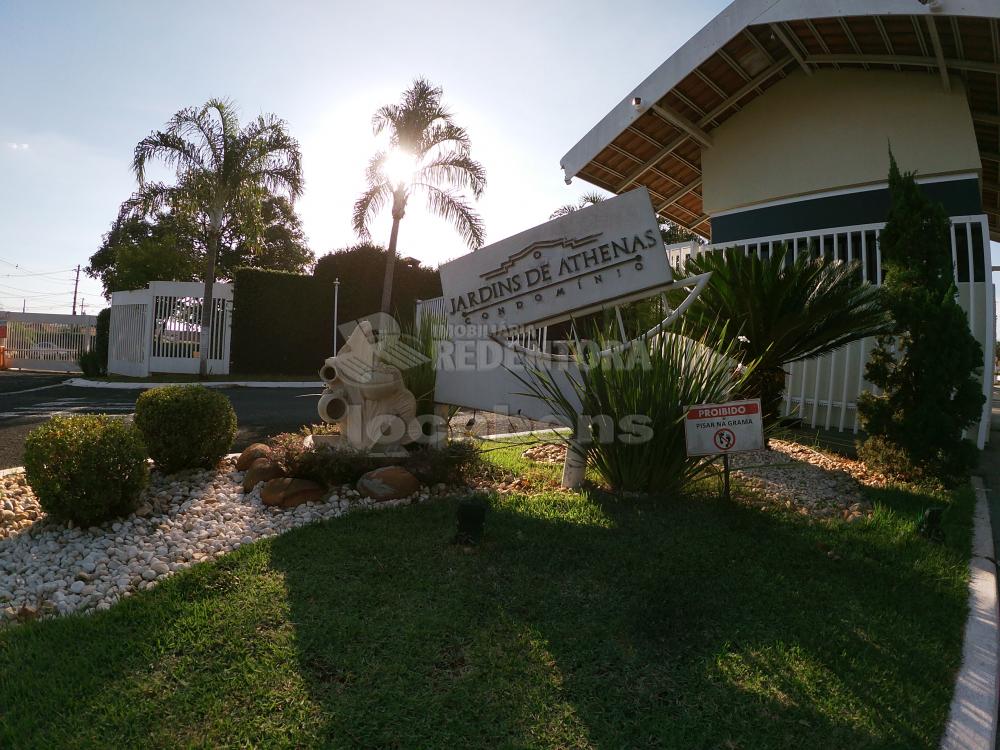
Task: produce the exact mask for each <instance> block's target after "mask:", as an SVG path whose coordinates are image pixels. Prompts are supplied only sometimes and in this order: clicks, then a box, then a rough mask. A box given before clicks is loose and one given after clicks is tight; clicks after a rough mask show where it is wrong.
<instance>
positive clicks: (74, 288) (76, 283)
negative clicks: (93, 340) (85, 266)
mask: <svg viewBox="0 0 1000 750" xmlns="http://www.w3.org/2000/svg"><path fill="white" fill-rule="evenodd" d="M79 286H80V264H79V263H77V264H76V281H74V282H73V314H74V315H76V290H77V287H79Z"/></svg>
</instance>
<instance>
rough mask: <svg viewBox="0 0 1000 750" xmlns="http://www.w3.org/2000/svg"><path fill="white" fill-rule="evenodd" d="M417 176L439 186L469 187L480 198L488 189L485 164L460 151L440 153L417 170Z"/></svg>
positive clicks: (423, 180)
mask: <svg viewBox="0 0 1000 750" xmlns="http://www.w3.org/2000/svg"><path fill="white" fill-rule="evenodd" d="M417 176H418V178H419V179H420V180H421V181H422V182H428V183H430V184H432V185H437V186H439V187H440V186H442V185H451V186H453V187H456V188H466V187H467V188H469V189H470V190H471V191H472V194H473V195H474V196H475V197H476V198H480V197H481V196H482V194H483V190H485V189H486V170H485V169H483V165H482V164H480V163H479V162H478V161H476V160H475V159H473V158H472V157H470V156H469V155H468V154H467V153H462V152H458V151H446V152H444V153H441V154H438V155H437V156H435V157H434V158H433V159H431V160H430V161H428V162H426V163H425V164H423V165H422V166H421V167H420V168H419V169H418V170H417Z"/></svg>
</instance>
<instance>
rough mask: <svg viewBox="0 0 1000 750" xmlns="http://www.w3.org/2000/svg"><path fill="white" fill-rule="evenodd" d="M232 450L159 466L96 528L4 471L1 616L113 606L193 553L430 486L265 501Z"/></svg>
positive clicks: (194, 558)
mask: <svg viewBox="0 0 1000 750" xmlns="http://www.w3.org/2000/svg"><path fill="white" fill-rule="evenodd" d="M233 463H234V462H233V461H232V460H231V459H228V460H227V461H226V462H224V463H223V465H222V466H221V468H220V469H219V470H210V471H198V472H185V473H184V474H183V475H180V474H179V475H173V476H163V475H160V474H157V473H156V472H154V473H153V475H152V477H151V479H150V484H149V486H148V487H147V488H146V490H145V491H144V493H143V498H142V505H141V506H140V507H139V509H138V510H137V511H136V512H135V513H134V514H132V515H130V516H128V517H127V518H121V519H117V520H115V521H110V522H107V523H104V524H102V525H100V526H92V527H90V528H86V529H83V528H74V527H73V526H72V525H66V524H61V523H56V522H54V521H50V520H48V518H47V517H46V516H45V513H44V512H43V511H42V510H41V508H40V507H39V505H38V501H37V500H36V499H35V497H34V495H33V494H32V492H31V490H30V488H29V487H28V486H27V484H26V482H25V481H24V476H23V475H10V476H7V477H4V478H3V479H0V509H2V512H3V517H2V518H0V625H2V624H4V623H10V622H13V621H23V620H28V619H35V618H38V617H44V616H51V615H62V614H68V613H70V612H81V611H90V610H103V609H108V608H109V607H110V606H111V605H112V604H114V603H115V602H117V601H118V600H119V599H122V598H124V597H127V596H130V595H131V594H133V593H134V592H136V591H141V590H144V589H148V588H151V587H153V586H154V585H156V583H157V582H158V581H160V580H162V579H163V578H165V577H167V576H169V575H171V574H173V573H175V572H177V571H179V570H183V569H185V568H187V567H190V566H191V565H194V564H195V563H198V562H202V561H205V560H212V559H214V558H216V557H218V556H220V555H223V554H225V553H227V552H230V551H232V550H235V549H238V548H239V547H240V546H242V545H244V544H249V543H251V542H253V541H256V540H257V539H264V538H266V537H270V536H274V535H276V534H280V533H282V532H284V531H288V530H289V529H292V528H295V527H298V526H303V525H305V524H308V523H312V522H314V521H319V520H321V519H327V518H336V517H338V516H341V515H343V514H345V513H347V512H348V511H350V510H353V509H355V508H373V507H374V508H387V507H394V506H397V505H405V504H409V503H411V502H423V501H425V500H427V499H428V498H429V497H430V490H428V489H426V488H421V490H420V491H419V492H418V493H415V494H414V495H412V496H410V497H408V498H404V499H402V500H390V501H385V502H379V503H374V502H372V501H371V500H368V499H366V498H362V497H360V495H358V493H357V492H356V491H355V490H354V489H352V488H351V487H350V486H344V487H342V488H341V489H339V490H335V491H332V492H331V493H330V494H329V495H327V496H326V498H325V499H324V501H323V502H318V503H305V504H303V505H300V506H298V507H296V508H291V509H281V508H270V507H268V506H265V505H264V504H263V503H262V502H261V500H260V494H259V490H260V487H261V485H259V484H258V485H257V487H256V488H254V490H253V491H252V492H250V493H247V494H246V495H244V494H243V492H242V487H241V482H242V479H243V473H242V472H236V471H234V470H233Z"/></svg>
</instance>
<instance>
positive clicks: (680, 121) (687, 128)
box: [650, 104, 712, 148]
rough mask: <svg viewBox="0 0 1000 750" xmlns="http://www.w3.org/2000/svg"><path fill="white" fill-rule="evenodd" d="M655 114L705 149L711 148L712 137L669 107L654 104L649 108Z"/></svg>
mask: <svg viewBox="0 0 1000 750" xmlns="http://www.w3.org/2000/svg"><path fill="white" fill-rule="evenodd" d="M650 109H651V110H653V111H654V112H655V113H656V114H658V115H659V116H660V117H662V118H663V119H664V120H666V121H667V122H669V123H670V124H671V125H673V126H674V127H675V128H679V129H681V130H683V131H684V132H685V133H687V134H688V135H689V136H691V137H692V138H694V139H695V140H696V141H698V143H700V144H701V145H702V146H704V147H705V148H711V147H712V136H710V135H709V134H708V133H706V132H705V131H704V130H702V129H701V128H700V127H698V126H697V125H695V124H694V123H693V122H691V121H690V120H689V119H688V118H686V117H685V116H684V115H682V114H681V113H680V112H674V110H672V109H670V108H669V107H665V106H663V105H662V104H654V105H653V106H652V107H650Z"/></svg>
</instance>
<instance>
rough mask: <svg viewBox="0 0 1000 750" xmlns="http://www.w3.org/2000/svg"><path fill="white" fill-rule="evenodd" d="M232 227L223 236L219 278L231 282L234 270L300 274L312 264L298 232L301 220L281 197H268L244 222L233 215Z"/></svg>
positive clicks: (303, 240)
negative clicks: (254, 269) (261, 270)
mask: <svg viewBox="0 0 1000 750" xmlns="http://www.w3.org/2000/svg"><path fill="white" fill-rule="evenodd" d="M255 208H256V207H255ZM232 224H233V226H232V227H229V226H227V227H226V231H225V232H224V234H223V239H224V241H223V243H222V251H221V253H220V255H219V269H218V275H219V276H221V277H222V278H226V279H231V278H232V277H233V272H234V271H235V270H236V269H237V268H262V269H264V270H267V271H288V272H289V273H303V272H306V271H307V270H308V269H309V268H310V267H311V266H312V265H313V263H315V261H316V258H315V256H314V255H313V252H312V250H310V249H309V243H308V241H307V240H306V236H305V232H303V231H302V220H301V219H300V218H299V215H298V214H297V213H296V212H295V207H294V206H293V205H292V204H291V202H290V201H289V200H288V199H287V198H285V197H284V196H283V195H269V196H268V197H266V198H265V199H264V200H263V202H262V203H261V204H260V207H259V211H258V210H255V211H254V212H253V215H252V216H250V217H247V218H246V219H245V218H244V217H243V216H240V215H237V216H236V217H234V221H233V222H232Z"/></svg>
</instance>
